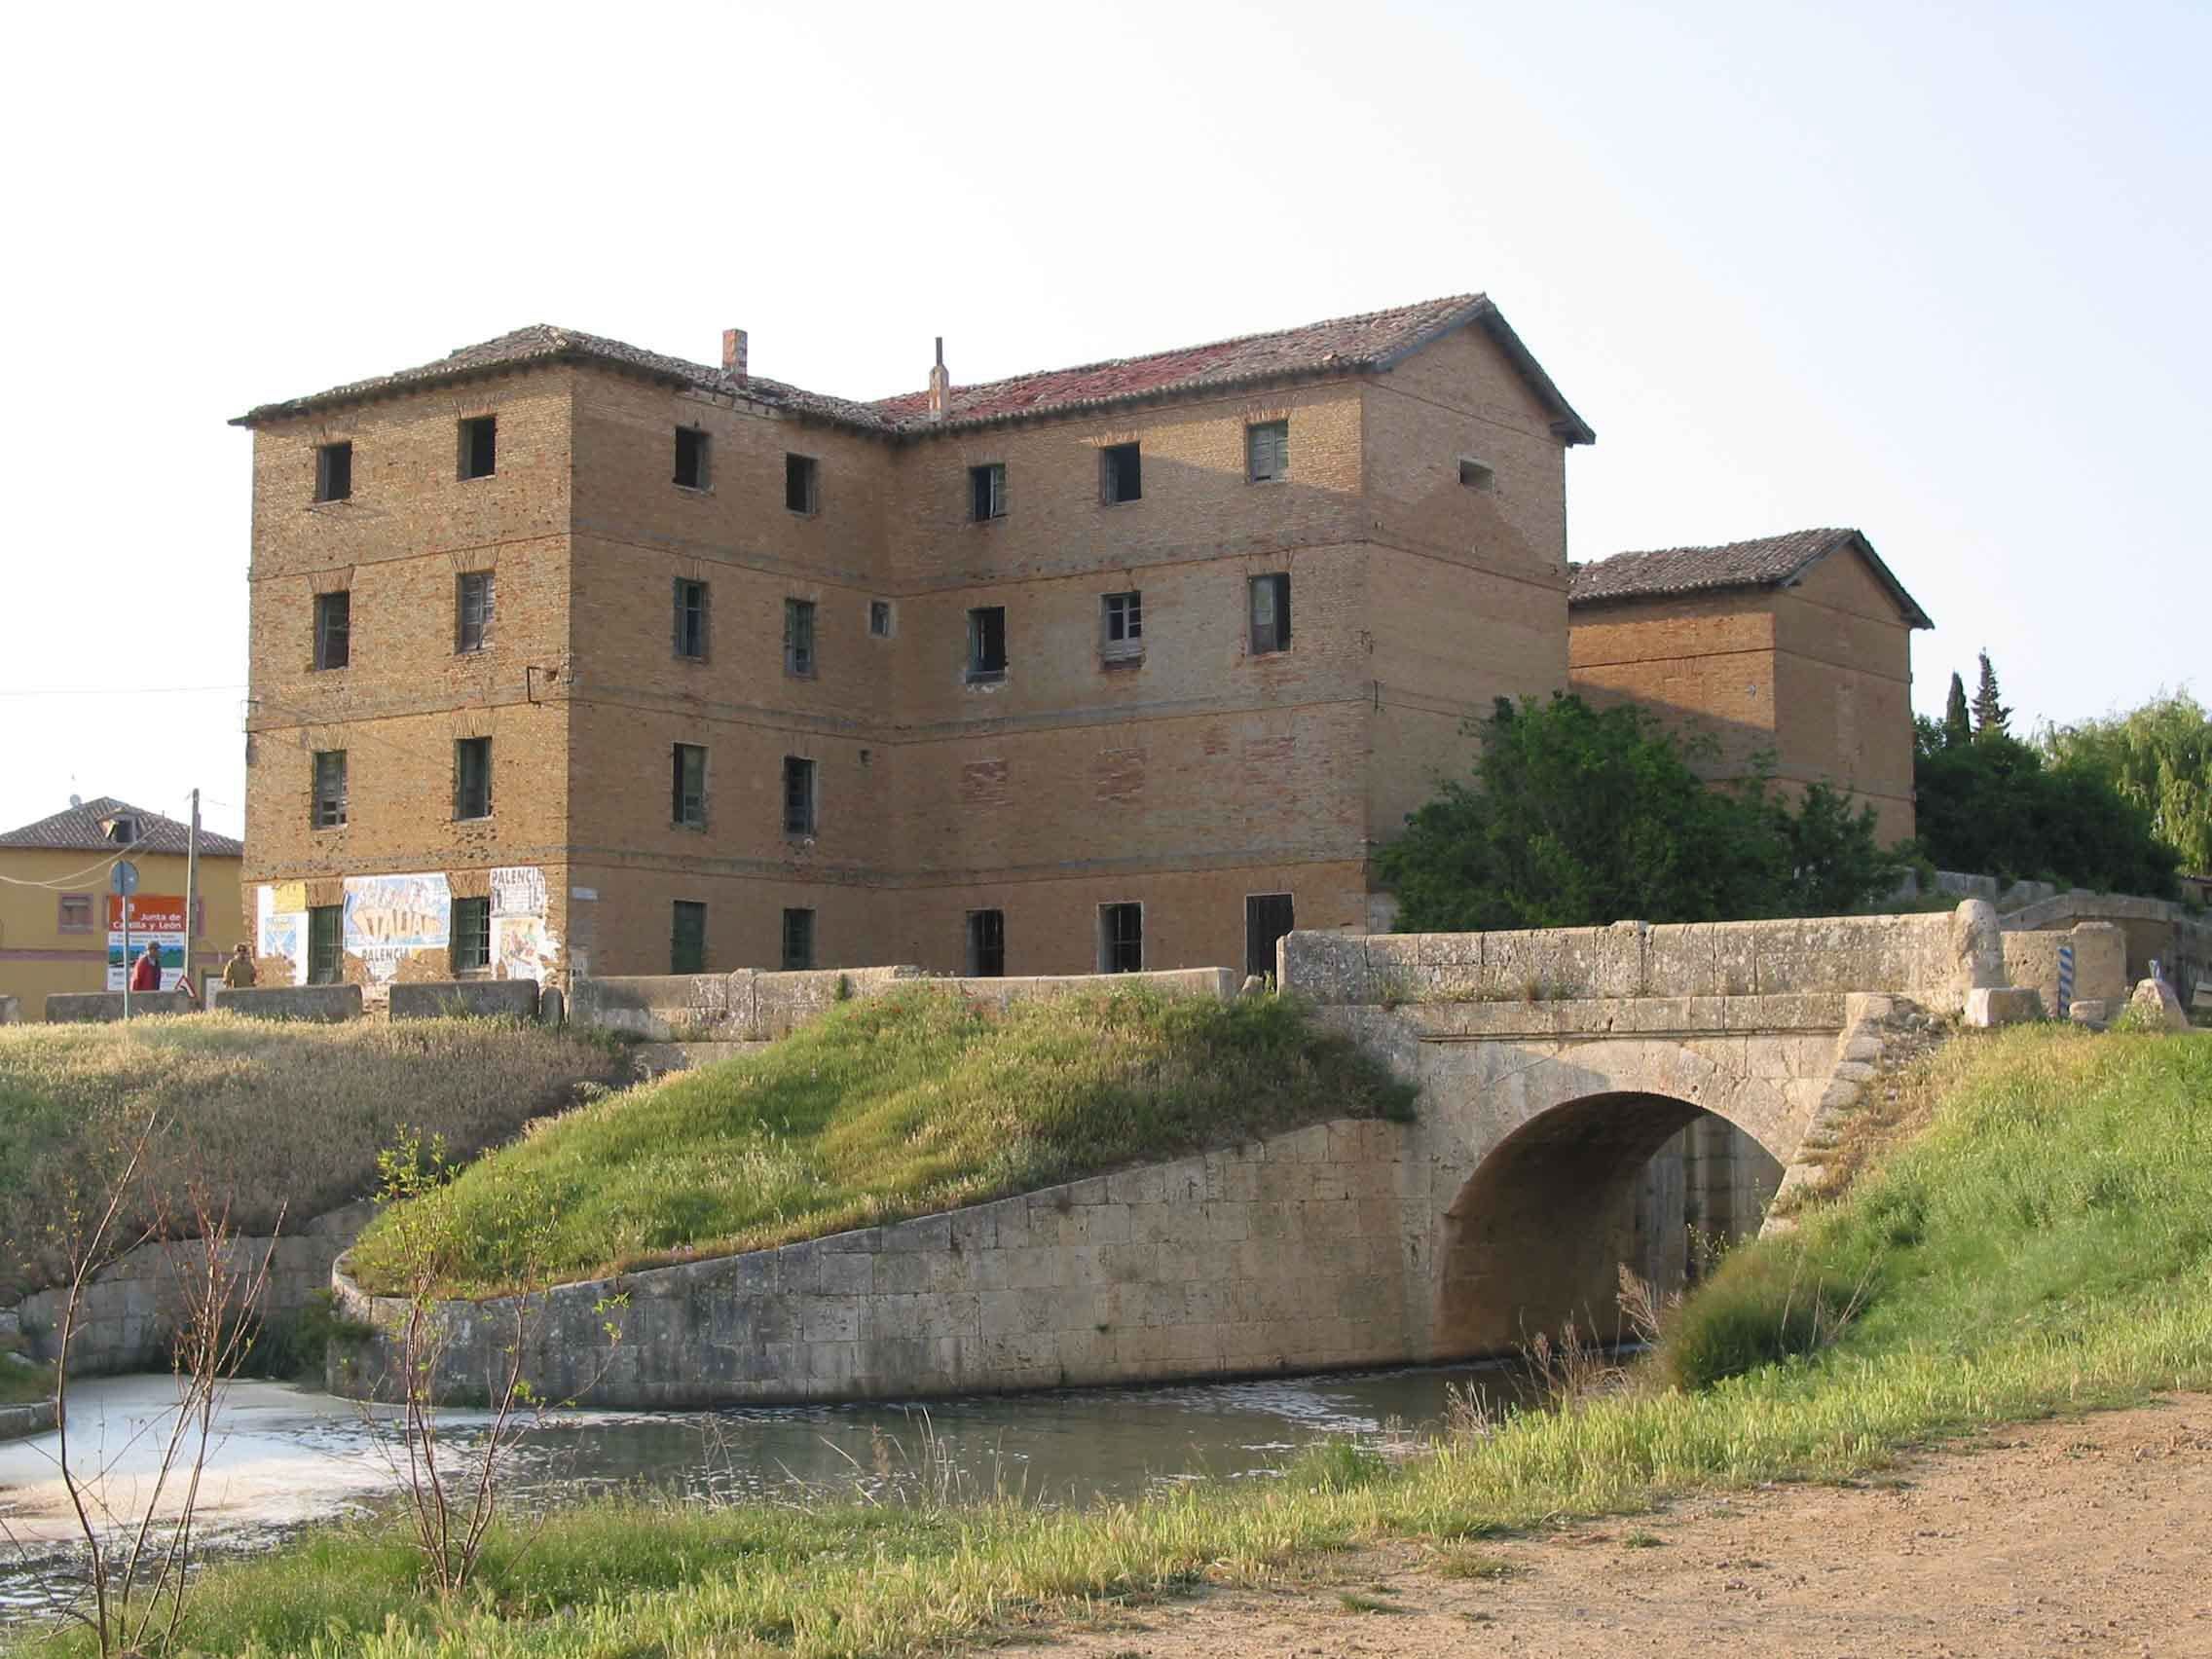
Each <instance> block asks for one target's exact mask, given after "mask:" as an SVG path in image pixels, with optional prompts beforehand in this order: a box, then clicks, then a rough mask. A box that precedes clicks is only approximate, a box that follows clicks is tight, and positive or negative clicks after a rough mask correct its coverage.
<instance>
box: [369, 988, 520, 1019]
mask: <svg viewBox="0 0 2212 1659" xmlns="http://www.w3.org/2000/svg"><path fill="white" fill-rule="evenodd" d="M389 1013H390V1015H391V1017H392V1018H393V1019H440V1018H443V1017H445V1016H447V1015H449V1014H468V1015H470V1016H472V1017H477V1018H482V1017H486V1016H491V1017H495V1018H508V1019H535V1018H536V1017H537V981H536V980H535V979H415V980H399V981H396V982H394V984H393V985H392V987H391V1002H390V1008H389Z"/></svg>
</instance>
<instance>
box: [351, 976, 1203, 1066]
mask: <svg viewBox="0 0 2212 1659" xmlns="http://www.w3.org/2000/svg"><path fill="white" fill-rule="evenodd" d="M1240 982H1241V981H1240V980H1239V978H1238V977H1237V976H1236V975H1235V973H1233V972H1232V971H1231V970H1229V969H1227V968H1187V969H1180V970H1175V971H1172V972H1162V973H1152V974H1060V975H1045V976H1038V977H1020V978H989V979H970V978H956V977H945V976H942V975H934V974H930V973H928V972H926V971H925V970H923V969H920V968H909V967H893V968H843V969H819V970H814V971H810V972H807V973H793V974H759V973H755V972H753V971H752V970H750V969H740V970H739V971H738V972H737V973H734V974H656V975H637V976H631V977H621V978H611V979H586V978H582V977H578V978H577V979H576V980H575V981H574V982H573V984H572V985H571V988H570V995H569V1018H570V1019H571V1020H572V1021H574V1022H575V1023H577V1024H579V1025H596V1026H601V1027H603V1028H605V1029H608V1030H610V1031H623V1032H628V1033H630V1034H631V1035H633V1036H637V1037H643V1038H645V1040H646V1041H647V1042H651V1043H675V1044H680V1045H682V1046H685V1047H690V1046H694V1045H700V1044H710V1043H766V1042H773V1041H774V1040H776V1039H777V1038H779V1037H788V1036H790V1035H791V1034H792V1033H793V1031H795V1030H797V1029H798V1028H799V1027H800V1026H802V1025H804V1024H805V1023H806V1022H807V1021H808V1020H810V1019H813V1018H816V1017H817V1016H819V1015H820V1014H823V1013H825V1012H826V1011H827V1010H829V1009H830V1007H831V1006H833V1005H834V1004H836V1003H838V1002H842V1001H846V1000H849V999H851V998H854V997H875V996H881V995H883V994H884V993H885V992H886V991H890V990H895V989H897V988H898V987H900V986H902V985H912V984H927V985H931V986H934V987H940V988H942V989H945V990H952V991H957V992H959V993H960V994H961V995H962V996H965V997H968V998H970V999H971V1000H973V1001H978V1002H986V1003H991V1004H994V1005H995V1006H997V1007H1000V1008H1005V1007H1006V1006H1008V1005H1009V1004H1011V1003H1015V1002H1021V1001H1026V1000H1028V999H1030V998H1033V997H1041V996H1057V995H1060V994H1061V993H1063V992H1066V991H1071V990H1084V989H1105V990H1111V989H1115V988H1118V987H1125V986H1129V985H1147V986H1150V987H1151V988H1153V989H1155V990H1159V991H1164V992H1167V993H1168V994H1170V995H1190V996H1211V997H1223V998H1226V997H1229V996H1233V995H1235V991H1236V987H1237V985H1238V984H1239V983H1240ZM397 990H398V988H397V987H396V986H395V987H394V988H393V994H394V995H396V994H397Z"/></svg>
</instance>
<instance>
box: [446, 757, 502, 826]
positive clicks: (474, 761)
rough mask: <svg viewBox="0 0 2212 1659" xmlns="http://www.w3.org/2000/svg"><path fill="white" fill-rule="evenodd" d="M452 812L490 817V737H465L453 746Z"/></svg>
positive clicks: (459, 814)
mask: <svg viewBox="0 0 2212 1659" xmlns="http://www.w3.org/2000/svg"><path fill="white" fill-rule="evenodd" d="M453 815H454V817H455V818H457V819H461V818H489V817H491V816H492V740H491V739H490V738H488V737H464V738H461V740H460V741H459V742H457V743H456V744H455V745H454V746H453Z"/></svg>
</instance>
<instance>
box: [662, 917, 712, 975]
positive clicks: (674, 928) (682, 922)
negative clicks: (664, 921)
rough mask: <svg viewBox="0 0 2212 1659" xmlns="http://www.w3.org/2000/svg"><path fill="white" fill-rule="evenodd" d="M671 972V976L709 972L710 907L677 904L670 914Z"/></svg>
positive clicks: (669, 968)
mask: <svg viewBox="0 0 2212 1659" xmlns="http://www.w3.org/2000/svg"><path fill="white" fill-rule="evenodd" d="M668 971H669V972H670V973H671V974H704V973H705V972H706V971H707V906H706V905H704V904H702V903H699V902H698V901H697V900H696V899H679V900H677V901H676V903H675V905H674V907H673V908H672V910H671V912H670V915H669V924H668Z"/></svg>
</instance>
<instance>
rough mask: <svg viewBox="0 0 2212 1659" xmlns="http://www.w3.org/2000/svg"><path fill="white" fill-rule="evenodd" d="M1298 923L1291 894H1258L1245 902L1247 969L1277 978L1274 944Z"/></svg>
mask: <svg viewBox="0 0 2212 1659" xmlns="http://www.w3.org/2000/svg"><path fill="white" fill-rule="evenodd" d="M1295 925H1296V923H1295V922H1294V921H1293V920H1292V909H1291V903H1290V895H1289V894H1287V893H1255V894H1253V895H1252V896H1251V897H1250V898H1248V899H1246V900H1245V901H1244V972H1245V973H1247V974H1259V975H1262V976H1264V977H1268V978H1270V979H1272V978H1273V977H1275V946H1276V944H1277V943H1279V942H1280V941H1281V940H1282V936H1283V935H1284V934H1286V933H1288V932H1290V930H1291V929H1292V927H1294V926H1295Z"/></svg>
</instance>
